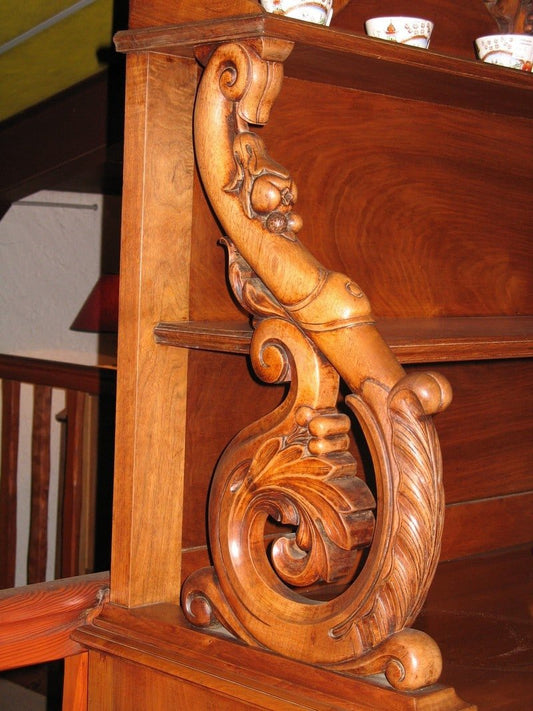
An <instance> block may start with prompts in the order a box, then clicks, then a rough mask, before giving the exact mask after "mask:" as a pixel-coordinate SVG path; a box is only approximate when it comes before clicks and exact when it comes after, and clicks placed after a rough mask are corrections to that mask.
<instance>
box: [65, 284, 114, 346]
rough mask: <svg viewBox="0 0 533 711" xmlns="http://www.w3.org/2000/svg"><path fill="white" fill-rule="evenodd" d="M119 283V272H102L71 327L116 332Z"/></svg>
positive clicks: (79, 329) (78, 329) (97, 331)
mask: <svg viewBox="0 0 533 711" xmlns="http://www.w3.org/2000/svg"><path fill="white" fill-rule="evenodd" d="M118 283H119V276H118V274H102V276H101V277H100V278H99V279H98V281H97V282H96V285H95V286H94V288H93V290H92V291H91V293H90V294H89V296H88V297H87V299H86V301H85V303H84V304H83V306H82V307H81V310H80V312H79V314H78V315H77V316H76V318H75V319H74V321H73V323H72V326H71V327H70V328H71V329H72V330H73V331H89V332H91V333H116V332H117V330H118Z"/></svg>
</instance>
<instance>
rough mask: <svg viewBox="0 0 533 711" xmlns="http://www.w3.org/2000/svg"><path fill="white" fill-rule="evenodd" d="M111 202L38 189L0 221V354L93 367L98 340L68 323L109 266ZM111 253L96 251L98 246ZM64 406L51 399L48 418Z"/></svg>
mask: <svg viewBox="0 0 533 711" xmlns="http://www.w3.org/2000/svg"><path fill="white" fill-rule="evenodd" d="M119 213H120V204H119V200H118V198H109V197H107V196H106V197H105V198H104V197H103V196H101V195H93V194H80V193H59V192H51V191H42V192H39V193H35V194H34V195H31V196H30V197H28V198H25V199H24V200H23V201H22V202H20V203H15V204H13V205H12V206H11V207H10V209H9V211H8V212H7V213H6V214H5V216H4V218H3V219H2V220H1V222H0V353H8V354H14V355H24V356H32V357H36V358H48V359H52V360H61V361H68V362H73V363H83V364H88V365H93V364H96V363H98V362H102V361H105V360H106V359H105V358H102V357H101V355H100V354H99V343H100V340H99V336H98V334H92V333H81V332H75V331H71V330H70V325H71V323H72V322H73V320H74V318H75V317H76V315H77V313H78V311H79V310H80V308H81V306H82V304H83V302H84V301H85V299H86V298H87V296H88V295H89V292H90V291H91V289H92V288H93V286H94V284H95V283H96V281H97V280H98V277H99V275H100V274H101V273H103V272H106V271H108V272H109V271H113V267H115V268H116V267H117V266H118V265H117V264H116V257H117V248H118V231H119V220H120V217H119ZM103 244H104V246H106V245H107V246H109V245H111V249H106V248H105V247H104V249H103V248H102V245H103ZM31 398H32V393H31V388H30V387H29V386H25V387H24V392H23V394H22V402H21V413H22V415H23V417H24V422H25V425H24V427H23V429H22V431H21V442H20V446H19V476H18V496H19V499H18V507H17V520H18V530H19V532H20V534H23V533H24V534H25V535H19V536H18V538H19V540H18V542H17V577H16V584H17V585H21V584H24V583H25V569H26V548H27V532H28V529H29V507H28V504H29V495H30V479H29V472H30V462H31V459H30V457H31V452H30V446H29V443H30V428H31V416H32V412H31ZM63 407H64V400H62V398H61V397H60V396H59V395H58V394H54V400H53V409H52V416H53V417H54V416H55V415H56V414H57V413H58V412H59V411H60V410H61V409H62V408H63ZM53 448H54V449H53V453H52V457H53V464H52V479H51V490H50V499H49V526H48V531H49V535H48V540H49V544H50V551H49V566H48V571H47V579H51V578H53V558H54V551H55V529H56V513H57V512H56V508H57V465H58V461H59V426H58V425H57V426H56V428H55V432H54V441H53Z"/></svg>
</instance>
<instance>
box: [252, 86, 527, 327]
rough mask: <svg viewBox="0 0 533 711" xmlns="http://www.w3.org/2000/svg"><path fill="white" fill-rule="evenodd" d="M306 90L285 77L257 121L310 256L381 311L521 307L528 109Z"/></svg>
mask: <svg viewBox="0 0 533 711" xmlns="http://www.w3.org/2000/svg"><path fill="white" fill-rule="evenodd" d="M315 91H316V85H312V84H309V83H306V82H303V81H299V80H295V79H290V78H287V79H286V80H285V82H284V85H283V90H282V93H281V96H280V98H279V99H278V102H277V103H276V105H275V107H274V110H273V113H272V118H271V120H270V122H269V124H268V126H267V127H265V129H264V135H265V139H266V141H267V144H268V145H271V146H272V147H273V148H272V153H273V158H275V159H277V160H280V161H281V162H283V164H284V165H286V166H289V167H290V170H291V171H292V173H293V176H294V178H295V180H296V184H297V186H298V202H297V205H296V208H297V211H298V212H299V213H300V214H301V215H302V217H303V221H304V226H303V228H302V230H301V232H300V233H299V237H300V239H301V240H302V241H303V242H304V243H305V244H306V245H307V246H308V247H309V248H310V250H311V251H312V252H313V254H314V255H315V256H316V257H317V258H318V259H319V261H321V262H322V263H324V264H325V265H326V266H328V267H329V268H332V269H335V270H338V271H343V272H345V273H347V274H349V275H350V276H351V277H352V278H353V279H355V280H356V281H357V282H358V283H359V284H360V285H361V287H362V288H363V289H364V291H365V292H366V294H367V295H368V297H369V299H370V302H371V304H372V307H373V310H374V313H375V315H376V317H378V318H398V317H403V318H417V317H421V318H423V317H434V316H444V315H446V316H462V315H477V316H486V315H497V314H498V315H514V314H520V313H522V314H527V313H530V310H531V303H532V300H533V298H532V297H533V280H532V277H531V275H532V270H531V265H532V263H533V262H532V255H531V240H529V238H528V234H529V233H530V231H531V210H530V207H529V195H530V192H531V189H532V187H533V185H532V180H533V174H532V173H531V171H530V170H529V167H528V166H529V164H530V162H531V156H532V150H533V140H532V135H533V132H532V131H531V122H529V121H528V120H525V119H521V118H511V117H506V118H503V117H501V116H498V115H496V114H487V113H477V112H473V111H466V110H461V109H455V108H450V107H444V106H434V105H431V104H426V103H424V102H417V101H410V100H406V99H395V98H393V97H386V96H382V95H378V94H365V93H360V92H357V91H348V90H342V89H339V88H336V87H326V86H321V87H320V94H321V99H320V101H316V102H309V101H308V97H309V96H310V95H312V94H313V92H315ZM302 106H305V112H302V111H301V108H300V107H302ZM472 135H476V140H475V141H473V140H472V138H471V136H472ZM295 136H298V137H300V138H299V139H298V140H295V138H294V137H295ZM334 138H335V140H333V139H334ZM517 153H518V154H520V155H521V156H522V158H521V160H520V161H511V160H509V155H510V154H517ZM332 175H335V181H332V180H331V176H332ZM317 206H319V208H318V209H317Z"/></svg>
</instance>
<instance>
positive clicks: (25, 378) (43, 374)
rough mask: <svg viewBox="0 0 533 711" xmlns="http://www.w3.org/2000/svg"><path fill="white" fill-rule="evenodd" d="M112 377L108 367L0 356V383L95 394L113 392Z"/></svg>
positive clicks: (113, 374)
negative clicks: (9, 382) (23, 384)
mask: <svg viewBox="0 0 533 711" xmlns="http://www.w3.org/2000/svg"><path fill="white" fill-rule="evenodd" d="M115 374H116V371H115V369H114V368H111V367H104V366H99V365H81V364H77V363H64V362H62V361H55V360H46V359H43V358H28V357H26V356H17V355H6V354H0V380H4V379H5V380H17V381H19V382H21V383H31V384H34V385H49V386H50V387H53V388H68V389H70V390H79V391H81V392H84V393H88V394H90V395H99V394H102V393H103V392H112V391H113V390H114V388H115Z"/></svg>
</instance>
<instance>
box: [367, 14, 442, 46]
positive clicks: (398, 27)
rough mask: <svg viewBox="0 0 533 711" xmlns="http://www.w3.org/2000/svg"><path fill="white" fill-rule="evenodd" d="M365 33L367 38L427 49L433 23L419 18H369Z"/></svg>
mask: <svg viewBox="0 0 533 711" xmlns="http://www.w3.org/2000/svg"><path fill="white" fill-rule="evenodd" d="M365 31H366V33H367V35H369V37H377V38H378V39H383V40H388V41H389V42H398V44H407V45H410V46H411V47H423V48H424V49H427V48H428V47H429V40H430V39H431V33H432V32H433V22H431V20H424V19H422V18H421V17H371V18H370V19H369V20H367V21H366V22H365Z"/></svg>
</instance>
